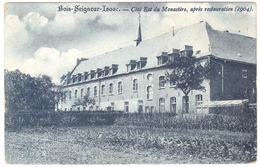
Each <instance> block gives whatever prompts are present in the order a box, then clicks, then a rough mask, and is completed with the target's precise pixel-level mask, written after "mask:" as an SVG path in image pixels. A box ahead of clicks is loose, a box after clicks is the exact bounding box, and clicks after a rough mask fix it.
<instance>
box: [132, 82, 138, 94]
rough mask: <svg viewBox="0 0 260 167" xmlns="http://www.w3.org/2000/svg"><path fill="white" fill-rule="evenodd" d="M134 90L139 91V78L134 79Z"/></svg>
mask: <svg viewBox="0 0 260 167" xmlns="http://www.w3.org/2000/svg"><path fill="white" fill-rule="evenodd" d="M133 91H134V92H135V91H138V80H137V79H134V80H133Z"/></svg>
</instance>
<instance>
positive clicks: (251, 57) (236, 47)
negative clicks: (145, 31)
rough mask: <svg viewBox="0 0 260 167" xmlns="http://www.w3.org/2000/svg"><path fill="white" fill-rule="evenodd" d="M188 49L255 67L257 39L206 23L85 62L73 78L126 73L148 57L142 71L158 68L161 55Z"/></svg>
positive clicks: (201, 54)
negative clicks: (111, 69) (113, 69)
mask: <svg viewBox="0 0 260 167" xmlns="http://www.w3.org/2000/svg"><path fill="white" fill-rule="evenodd" d="M185 45H190V46H193V51H194V53H196V52H197V51H198V50H200V53H199V54H198V55H197V57H201V56H205V55H213V56H216V57H219V58H224V59H229V60H236V61H242V62H247V63H253V64H256V39H255V38H251V37H246V36H242V35H236V34H232V33H228V32H222V31H217V30H214V29H212V28H211V27H210V25H209V24H208V23H207V22H200V23H197V24H194V25H191V26H188V27H185V28H182V29H179V30H176V31H175V34H174V36H173V33H172V32H169V33H166V34H163V35H161V36H158V37H155V38H152V39H148V40H145V41H142V42H141V43H140V44H139V45H138V46H134V45H131V46H128V47H124V48H121V49H118V50H115V51H112V52H108V53H105V54H102V55H99V56H96V57H92V58H89V59H88V60H85V61H82V62H81V63H80V64H79V65H78V66H77V67H76V68H75V70H74V71H73V72H72V75H76V74H78V73H84V72H89V71H91V70H96V69H97V68H104V67H105V66H111V65H112V64H118V71H117V73H116V74H122V73H126V72H127V68H126V64H128V63H129V62H130V60H138V59H139V58H140V57H147V64H146V65H145V67H143V68H142V69H148V68H152V67H157V58H156V56H159V55H161V54H162V52H170V51H171V50H172V49H181V48H182V47H183V46H185Z"/></svg>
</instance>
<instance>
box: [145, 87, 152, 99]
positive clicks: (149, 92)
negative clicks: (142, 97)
mask: <svg viewBox="0 0 260 167" xmlns="http://www.w3.org/2000/svg"><path fill="white" fill-rule="evenodd" d="M146 94H147V99H153V88H152V86H147V92H146Z"/></svg>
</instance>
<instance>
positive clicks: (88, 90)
mask: <svg viewBox="0 0 260 167" xmlns="http://www.w3.org/2000/svg"><path fill="white" fill-rule="evenodd" d="M87 94H88V95H90V87H88V88H87Z"/></svg>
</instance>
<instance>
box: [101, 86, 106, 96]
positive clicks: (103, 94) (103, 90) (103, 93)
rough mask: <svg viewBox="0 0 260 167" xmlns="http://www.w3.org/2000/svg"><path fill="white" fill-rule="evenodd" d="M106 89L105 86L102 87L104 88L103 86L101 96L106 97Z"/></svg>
mask: <svg viewBox="0 0 260 167" xmlns="http://www.w3.org/2000/svg"><path fill="white" fill-rule="evenodd" d="M105 88H106V86H105V85H102V86H101V95H102V96H105V94H106V89H105Z"/></svg>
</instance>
